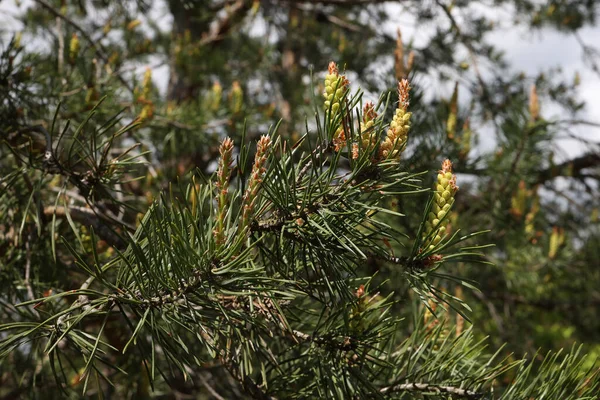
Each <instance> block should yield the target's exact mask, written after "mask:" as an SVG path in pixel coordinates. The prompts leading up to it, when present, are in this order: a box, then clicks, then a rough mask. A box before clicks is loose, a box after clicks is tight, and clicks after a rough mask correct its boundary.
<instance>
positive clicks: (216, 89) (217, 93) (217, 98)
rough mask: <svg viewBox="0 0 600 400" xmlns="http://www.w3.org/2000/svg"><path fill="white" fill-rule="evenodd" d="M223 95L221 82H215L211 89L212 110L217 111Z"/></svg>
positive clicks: (210, 104)
mask: <svg viewBox="0 0 600 400" xmlns="http://www.w3.org/2000/svg"><path fill="white" fill-rule="evenodd" d="M222 96H223V87H222V86H221V84H220V83H219V82H216V81H215V83H213V85H212V89H211V91H210V102H209V107H210V109H211V110H212V111H217V110H218V109H219V107H220V106H221V97H222Z"/></svg>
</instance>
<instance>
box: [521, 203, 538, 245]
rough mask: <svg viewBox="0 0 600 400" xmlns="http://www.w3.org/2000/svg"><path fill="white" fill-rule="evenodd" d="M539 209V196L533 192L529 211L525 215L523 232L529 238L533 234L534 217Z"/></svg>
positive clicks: (531, 237) (532, 236)
mask: <svg viewBox="0 0 600 400" xmlns="http://www.w3.org/2000/svg"><path fill="white" fill-rule="evenodd" d="M539 211H540V198H539V196H538V195H537V193H534V198H533V203H532V205H531V208H530V209H529V212H528V213H527V215H526V216H525V234H526V235H527V237H528V238H529V239H530V240H531V239H533V238H534V236H535V224H534V222H535V217H536V215H537V213H538V212H539Z"/></svg>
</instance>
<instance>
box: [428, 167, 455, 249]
mask: <svg viewBox="0 0 600 400" xmlns="http://www.w3.org/2000/svg"><path fill="white" fill-rule="evenodd" d="M457 190H458V186H456V175H454V174H453V173H452V162H450V160H445V161H444V162H443V163H442V169H441V170H440V171H439V172H438V176H437V184H436V187H435V193H434V199H433V205H432V206H431V211H430V212H429V217H428V219H427V222H426V223H425V231H424V232H423V238H426V237H427V236H429V235H430V234H432V233H434V232H435V233H434V234H435V236H434V237H430V238H429V240H428V243H427V244H428V249H433V248H434V247H435V246H436V245H437V244H438V243H439V242H440V241H441V240H442V238H443V237H444V233H445V232H446V225H447V222H446V221H442V220H443V219H444V217H445V216H446V215H447V214H448V212H449V211H450V208H451V207H452V204H454V195H455V194H456V192H457Z"/></svg>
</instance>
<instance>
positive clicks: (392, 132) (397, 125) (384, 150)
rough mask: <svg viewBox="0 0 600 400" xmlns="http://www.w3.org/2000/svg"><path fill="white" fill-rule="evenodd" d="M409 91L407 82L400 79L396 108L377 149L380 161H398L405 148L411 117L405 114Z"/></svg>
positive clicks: (408, 113)
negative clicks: (383, 138)
mask: <svg viewBox="0 0 600 400" xmlns="http://www.w3.org/2000/svg"><path fill="white" fill-rule="evenodd" d="M409 91H410V85H409V83H408V80H406V79H402V80H401V81H400V82H398V97H399V100H398V108H397V109H396V113H395V114H394V118H393V119H392V122H391V123H390V127H389V129H388V131H387V134H386V137H385V140H384V141H383V143H382V144H381V147H380V148H379V151H380V158H381V159H390V158H391V159H399V158H400V154H401V153H402V151H403V150H404V147H405V146H406V140H407V139H408V131H409V129H410V117H411V115H412V113H410V112H407V110H408V105H409V97H408V93H409Z"/></svg>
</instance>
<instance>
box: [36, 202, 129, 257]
mask: <svg viewBox="0 0 600 400" xmlns="http://www.w3.org/2000/svg"><path fill="white" fill-rule="evenodd" d="M44 215H45V216H46V217H48V218H52V217H53V216H56V217H57V218H67V215H69V216H70V217H71V218H73V220H74V221H77V222H79V223H80V224H82V225H84V226H86V227H90V226H91V227H92V228H93V229H94V232H95V233H97V234H98V236H99V237H100V238H102V239H104V240H105V241H106V243H108V244H109V245H110V246H113V247H116V248H123V247H125V245H126V242H125V241H124V240H123V238H121V237H120V236H119V235H118V234H117V233H116V232H115V231H114V229H113V228H111V227H110V225H109V219H108V218H103V217H101V216H100V215H99V214H98V213H96V212H94V210H92V209H89V208H84V207H78V206H69V207H68V209H67V208H65V207H64V206H48V207H44Z"/></svg>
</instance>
